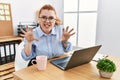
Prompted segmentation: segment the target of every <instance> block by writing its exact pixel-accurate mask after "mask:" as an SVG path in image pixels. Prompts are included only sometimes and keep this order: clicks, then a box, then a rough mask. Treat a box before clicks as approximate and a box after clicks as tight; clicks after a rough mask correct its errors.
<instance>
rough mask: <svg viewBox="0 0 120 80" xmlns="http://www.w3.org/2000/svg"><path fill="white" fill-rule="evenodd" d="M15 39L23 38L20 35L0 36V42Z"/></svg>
mask: <svg viewBox="0 0 120 80" xmlns="http://www.w3.org/2000/svg"><path fill="white" fill-rule="evenodd" d="M17 40H21V41H22V40H23V38H22V37H18V36H4V37H0V42H8V41H17Z"/></svg>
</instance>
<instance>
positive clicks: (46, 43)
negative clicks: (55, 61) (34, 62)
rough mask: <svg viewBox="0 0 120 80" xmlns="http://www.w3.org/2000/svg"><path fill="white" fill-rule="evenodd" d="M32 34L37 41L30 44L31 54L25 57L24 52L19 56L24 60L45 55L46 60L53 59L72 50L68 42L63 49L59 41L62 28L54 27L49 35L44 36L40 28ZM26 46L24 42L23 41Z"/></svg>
mask: <svg viewBox="0 0 120 80" xmlns="http://www.w3.org/2000/svg"><path fill="white" fill-rule="evenodd" d="M33 34H34V36H35V37H36V38H38V39H39V40H38V41H33V42H32V52H31V54H30V55H29V56H26V54H25V52H24V50H22V52H21V55H22V57H23V59H24V60H29V59H32V58H34V57H36V56H38V55H46V56H47V57H48V58H53V57H57V56H60V55H62V54H64V53H65V52H66V51H69V50H71V49H72V45H71V43H70V42H68V46H67V48H64V47H63V43H62V42H61V41H60V39H61V36H62V26H60V25H59V26H58V25H57V26H54V27H53V29H52V31H51V33H50V34H45V33H44V32H43V31H42V30H41V28H40V26H39V27H37V28H35V29H34V30H33ZM24 42H25V44H26V40H25V39H24Z"/></svg>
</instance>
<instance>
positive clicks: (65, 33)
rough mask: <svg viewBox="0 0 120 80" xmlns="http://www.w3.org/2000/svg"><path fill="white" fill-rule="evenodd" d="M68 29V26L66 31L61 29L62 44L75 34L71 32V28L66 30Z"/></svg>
mask: <svg viewBox="0 0 120 80" xmlns="http://www.w3.org/2000/svg"><path fill="white" fill-rule="evenodd" d="M68 29H69V26H67V28H66V29H64V28H63V34H62V38H61V41H63V42H67V41H68V39H69V38H70V37H71V36H72V35H74V34H75V32H73V30H74V29H73V28H72V29H70V30H68Z"/></svg>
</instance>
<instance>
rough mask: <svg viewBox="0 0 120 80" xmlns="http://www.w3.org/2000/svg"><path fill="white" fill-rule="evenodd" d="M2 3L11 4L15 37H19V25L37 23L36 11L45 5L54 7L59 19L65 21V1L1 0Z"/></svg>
mask: <svg viewBox="0 0 120 80" xmlns="http://www.w3.org/2000/svg"><path fill="white" fill-rule="evenodd" d="M0 2H2V3H3V2H4V3H10V4H11V9H12V19H13V27H14V34H15V35H17V25H18V24H19V22H34V21H36V10H38V9H40V7H41V6H42V5H44V4H51V5H53V6H54V7H55V8H56V11H57V13H58V16H59V18H60V19H63V0H0Z"/></svg>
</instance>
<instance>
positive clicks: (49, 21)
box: [39, 9, 56, 34]
mask: <svg viewBox="0 0 120 80" xmlns="http://www.w3.org/2000/svg"><path fill="white" fill-rule="evenodd" d="M55 21H56V14H55V12H54V11H53V10H47V9H45V10H42V11H41V13H40V15H39V24H40V26H41V29H42V30H43V32H44V33H46V34H49V33H50V32H51V31H52V28H53V27H54V25H55Z"/></svg>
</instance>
